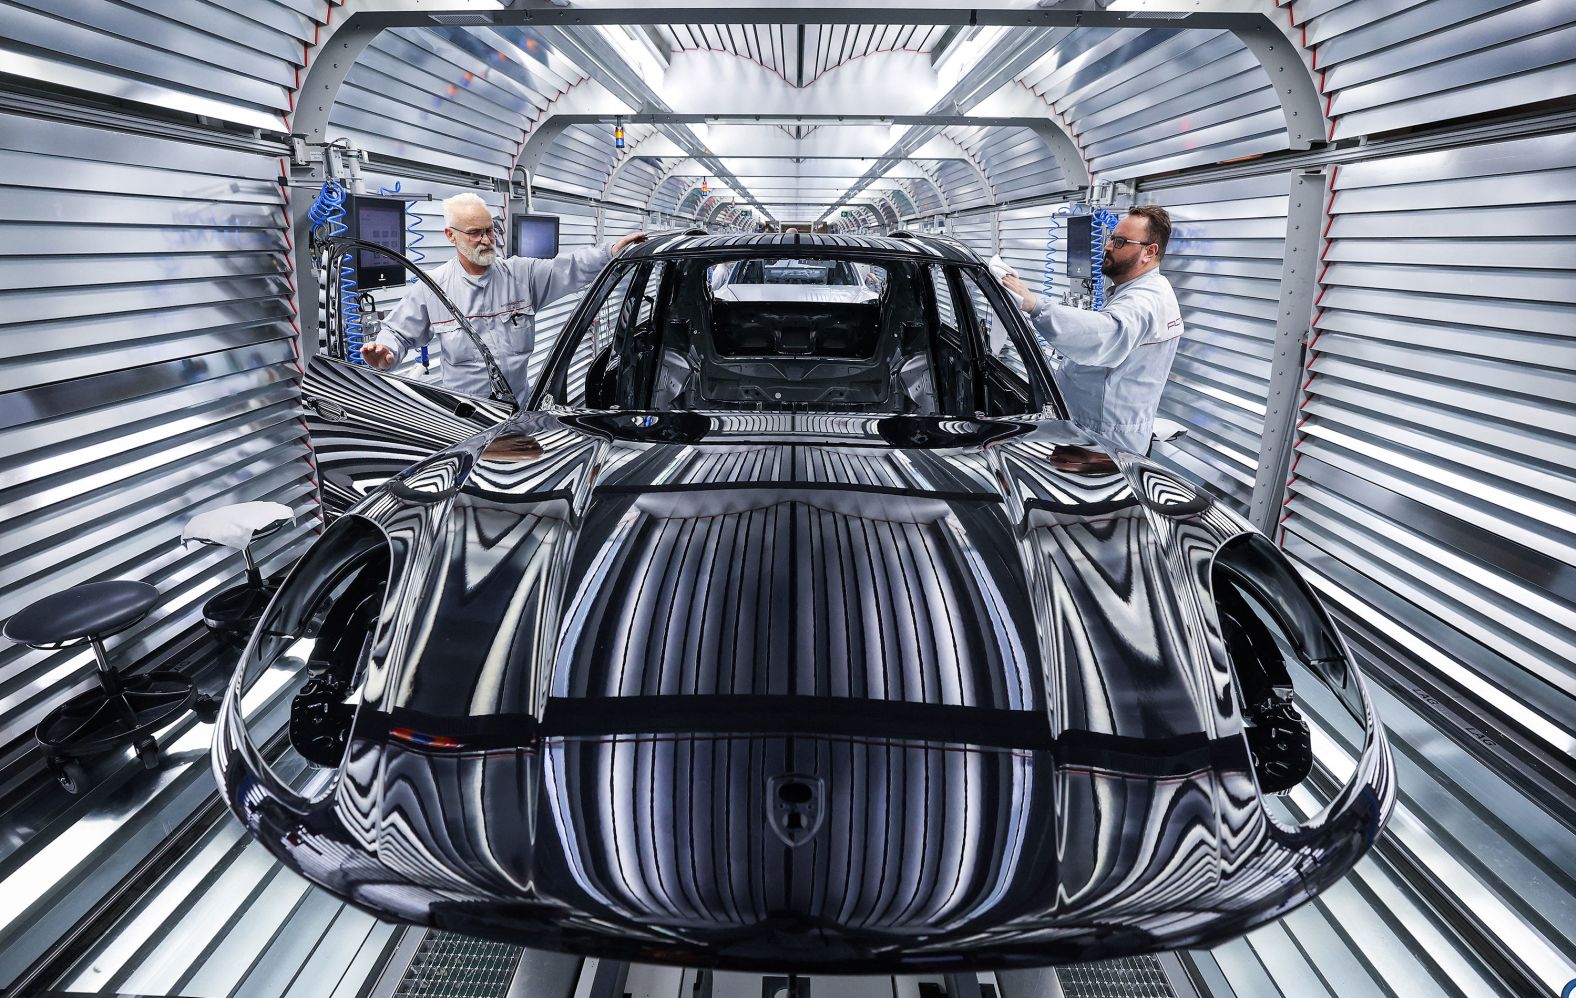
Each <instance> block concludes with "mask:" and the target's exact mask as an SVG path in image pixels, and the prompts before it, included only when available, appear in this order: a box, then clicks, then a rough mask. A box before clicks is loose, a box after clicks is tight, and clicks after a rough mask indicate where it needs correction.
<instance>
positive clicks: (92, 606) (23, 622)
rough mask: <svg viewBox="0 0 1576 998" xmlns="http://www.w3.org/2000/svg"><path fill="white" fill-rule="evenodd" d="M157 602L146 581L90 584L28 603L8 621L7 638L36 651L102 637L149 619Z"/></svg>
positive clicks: (154, 592) (155, 591) (157, 597)
mask: <svg viewBox="0 0 1576 998" xmlns="http://www.w3.org/2000/svg"><path fill="white" fill-rule="evenodd" d="M158 600H159V591H158V590H157V589H155V588H154V587H152V586H150V585H148V584H147V583H146V582H129V581H123V580H112V581H109V582H88V583H84V584H83V585H80V586H73V587H71V588H70V589H67V590H65V591H64V592H59V593H55V594H54V595H52V596H45V597H44V598H43V599H41V600H38V601H37V602H34V603H30V604H28V605H27V606H26V607H24V608H23V609H21V610H19V611H18V612H17V613H16V615H15V616H13V617H12V618H11V619H10V620H8V621H6V625H5V636H6V637H8V638H10V639H11V640H12V641H18V642H20V643H22V644H24V645H31V646H32V647H34V648H47V647H57V646H64V645H67V644H71V643H73V642H77V641H85V640H87V639H89V638H102V637H105V636H107V635H110V634H114V633H115V632H116V631H120V630H124V629H125V628H127V627H130V626H131V625H132V624H135V623H136V622H137V621H139V620H141V619H142V618H143V617H145V616H147V613H148V611H149V610H151V609H153V604H155V603H157V602H158Z"/></svg>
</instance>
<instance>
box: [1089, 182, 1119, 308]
mask: <svg viewBox="0 0 1576 998" xmlns="http://www.w3.org/2000/svg"><path fill="white" fill-rule="evenodd" d="M1093 214H1094V223H1093V224H1092V225H1090V226H1089V241H1090V245H1089V278H1090V287H1089V296H1090V298H1091V299H1092V304H1091V307H1092V308H1093V309H1094V310H1095V311H1096V312H1098V311H1100V310H1101V309H1102V308H1104V307H1105V268H1104V266H1103V264H1104V262H1105V233H1106V231H1107V230H1109V229H1115V228H1116V223H1117V222H1119V221H1121V219H1119V218H1118V217H1117V215H1116V212H1114V211H1111V210H1110V209H1109V208H1096V209H1095V210H1094V212H1093Z"/></svg>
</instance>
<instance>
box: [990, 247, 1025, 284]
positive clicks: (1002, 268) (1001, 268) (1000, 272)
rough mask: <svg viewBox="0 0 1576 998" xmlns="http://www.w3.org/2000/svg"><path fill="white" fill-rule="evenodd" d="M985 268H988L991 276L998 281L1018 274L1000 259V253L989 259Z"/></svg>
mask: <svg viewBox="0 0 1576 998" xmlns="http://www.w3.org/2000/svg"><path fill="white" fill-rule="evenodd" d="M985 266H987V267H989V268H990V272H991V274H993V275H994V276H995V278H996V280H998V281H1000V280H1005V279H1006V278H1008V277H1017V276H1018V272H1017V271H1016V270H1013V269H1012V266H1011V265H1010V264H1008V263H1007V261H1006V260H1003V259H1002V258H1001V254H1000V253H997V254H996V255H995V256H993V257H991V258H990V260H988V261H987V262H986V264H985Z"/></svg>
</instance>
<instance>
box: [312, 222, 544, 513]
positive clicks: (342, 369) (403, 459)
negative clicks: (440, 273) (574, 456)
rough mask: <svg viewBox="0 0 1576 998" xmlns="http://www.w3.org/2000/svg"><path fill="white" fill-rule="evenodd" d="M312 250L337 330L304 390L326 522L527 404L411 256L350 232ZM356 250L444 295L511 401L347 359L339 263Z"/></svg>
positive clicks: (316, 241)
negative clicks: (323, 277) (388, 260)
mask: <svg viewBox="0 0 1576 998" xmlns="http://www.w3.org/2000/svg"><path fill="white" fill-rule="evenodd" d="M313 247H314V252H317V253H321V254H322V256H321V264H320V266H321V268H322V270H323V272H324V273H326V274H327V275H328V278H329V285H328V294H327V298H326V300H327V302H328V306H327V316H326V317H327V320H328V321H327V323H326V327H327V329H328V330H329V336H328V339H327V342H326V343H325V344H324V349H325V352H323V353H317V354H314V355H313V356H312V359H311V361H310V362H309V363H308V364H307V369H306V378H305V380H304V381H303V383H302V389H301V394H302V404H303V405H305V406H306V410H307V416H306V424H307V429H308V430H309V431H310V432H311V434H312V447H313V449H314V450H315V451H316V455H317V468H318V477H319V481H320V482H321V491H322V499H323V518H324V520H334V519H335V518H337V517H338V516H339V515H340V514H342V513H344V512H345V511H346V510H348V509H350V508H351V507H352V506H354V505H355V504H356V503H358V502H360V501H361V500H362V499H363V498H365V497H366V496H367V495H368V494H369V493H371V492H372V491H373V490H375V489H376V488H378V486H380V485H382V484H383V483H384V482H386V481H388V480H389V479H390V478H392V477H394V476H395V475H396V474H398V473H399V472H401V471H403V470H404V469H406V468H408V467H410V466H411V465H412V464H414V463H416V462H417V461H420V460H422V459H423V458H425V457H428V456H430V455H431V454H433V453H434V452H436V451H439V450H443V449H445V448H448V447H452V446H453V445H455V444H457V443H459V442H460V441H461V440H464V439H466V438H467V437H470V436H473V435H475V434H476V433H478V432H480V431H482V430H485V429H488V428H489V427H492V426H495V425H497V424H498V423H500V422H502V421H503V420H505V419H507V418H509V417H510V416H511V415H513V414H514V412H515V410H516V408H517V406H518V404H519V402H518V400H517V399H515V397H514V393H513V391H512V390H511V389H510V388H509V384H508V382H507V381H505V380H504V376H503V373H502V372H501V371H499V370H498V365H497V362H496V361H494V359H493V356H492V354H491V353H490V352H489V351H488V349H487V346H486V344H484V343H483V342H482V340H481V338H480V337H479V336H477V335H476V330H475V329H474V328H472V326H471V324H470V320H469V319H467V318H466V317H465V316H464V315H462V314H461V313H460V312H459V310H458V309H456V308H455V307H454V303H453V302H452V301H450V300H449V296H448V295H446V294H444V293H443V289H442V288H440V287H439V286H438V285H437V284H436V283H434V282H433V280H432V278H431V277H430V276H429V275H428V274H427V273H425V272H424V271H422V270H421V269H420V268H418V267H417V266H416V265H415V263H413V262H412V261H411V260H410V259H409V258H408V257H406V256H405V255H404V254H402V253H399V252H397V251H395V250H393V249H390V248H389V247H387V246H382V245H379V244H377V243H372V242H367V241H365V240H362V239H355V238H349V237H345V236H342V235H338V236H327V237H320V236H319V234H318V233H317V231H314V233H313ZM357 250H371V251H373V252H375V253H377V254H379V255H380V256H383V257H388V258H392V259H394V260H396V261H398V262H399V263H400V264H401V265H403V266H404V268H405V271H406V273H407V274H410V275H412V276H413V277H414V278H415V279H416V280H418V281H420V282H421V283H422V284H425V285H426V286H427V287H428V288H429V289H430V290H431V291H432V293H433V294H434V295H435V296H437V298H438V300H439V302H440V303H441V304H442V305H443V306H444V307H445V308H446V309H447V310H448V313H449V314H450V315H452V316H454V318H455V319H456V320H458V322H459V324H460V328H461V329H462V330H463V331H464V333H465V335H466V336H468V337H469V338H470V340H471V342H472V343H473V344H474V345H475V347H476V351H477V353H478V355H479V356H480V357H481V358H482V362H483V363H484V364H485V365H486V367H487V372H488V378H489V380H490V381H491V382H492V386H493V396H494V398H497V399H504V400H506V401H492V400H489V399H483V398H477V397H475V396H472V395H462V394H459V393H457V392H452V391H448V390H447V389H444V388H441V387H439V386H438V385H435V384H427V383H424V382H423V381H420V380H416V379H414V378H406V377H402V376H399V375H396V374H392V373H387V372H384V371H378V370H374V369H373V368H370V367H367V366H365V365H363V364H359V363H352V362H351V361H349V360H348V359H346V355H347V354H348V353H349V352H350V349H351V348H350V346H349V344H348V339H347V337H346V335H345V329H346V327H345V317H344V316H343V315H342V314H341V313H340V311H339V306H338V303H339V301H340V300H341V298H342V297H343V295H344V292H343V290H342V289H341V288H340V287H339V285H338V284H337V281H338V280H339V277H340V273H341V268H340V267H339V266H338V263H339V259H340V257H342V256H343V255H345V254H347V253H351V252H354V251H357Z"/></svg>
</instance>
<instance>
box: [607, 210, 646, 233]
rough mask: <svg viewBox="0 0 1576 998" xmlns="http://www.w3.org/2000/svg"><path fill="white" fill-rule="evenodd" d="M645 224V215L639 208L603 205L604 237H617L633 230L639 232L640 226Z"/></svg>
mask: <svg viewBox="0 0 1576 998" xmlns="http://www.w3.org/2000/svg"><path fill="white" fill-rule="evenodd" d="M645 224H646V223H645V215H644V213H642V212H641V211H640V210H639V209H638V208H625V207H623V206H621V205H613V204H605V205H603V206H602V238H603V239H617V238H619V237H620V236H626V235H628V234H629V233H631V232H639V231H640V227H641V226H643V225H645Z"/></svg>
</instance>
